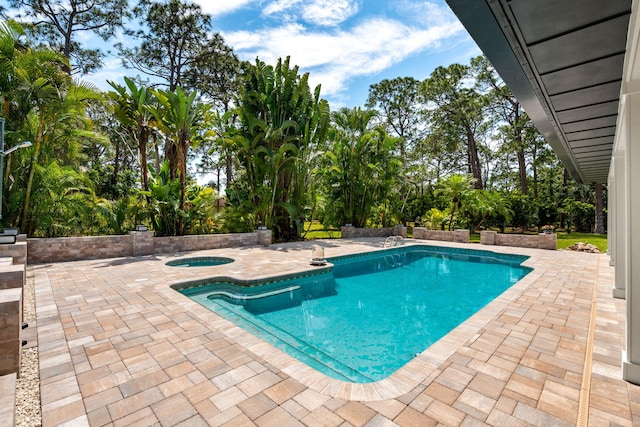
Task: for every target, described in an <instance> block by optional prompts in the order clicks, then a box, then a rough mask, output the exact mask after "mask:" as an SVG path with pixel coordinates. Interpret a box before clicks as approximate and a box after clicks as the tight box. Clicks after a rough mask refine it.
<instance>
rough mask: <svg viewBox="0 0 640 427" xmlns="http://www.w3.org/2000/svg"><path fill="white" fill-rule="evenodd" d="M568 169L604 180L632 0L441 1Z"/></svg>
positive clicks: (581, 177)
mask: <svg viewBox="0 0 640 427" xmlns="http://www.w3.org/2000/svg"><path fill="white" fill-rule="evenodd" d="M447 2H448V3H449V6H450V7H451V9H452V10H453V11H454V13H455V14H456V15H457V16H458V19H460V21H461V22H462V24H463V25H464V26H465V27H466V29H467V31H468V32H469V33H470V34H471V37H473V39H474V40H475V41H476V43H477V44H478V46H479V47H480V49H482V51H483V52H484V54H485V55H486V56H487V58H488V59H489V61H491V63H492V64H493V65H494V67H495V68H496V70H497V71H498V73H499V74H500V76H501V77H502V79H503V80H504V82H505V83H506V84H507V86H509V88H510V89H511V91H512V92H513V94H514V95H515V96H516V98H518V100H519V101H520V103H521V105H522V106H523V108H524V110H525V111H526V112H527V114H528V115H529V117H530V118H531V119H532V120H533V122H534V123H535V125H536V127H537V128H538V130H539V131H540V132H541V133H542V135H543V136H544V138H545V139H546V140H547V142H548V143H549V145H551V147H552V148H553V150H554V151H555V152H556V154H557V155H558V157H559V158H560V160H562V162H563V163H564V165H565V167H566V168H567V170H568V171H569V172H570V173H571V175H572V176H573V177H574V178H575V179H576V181H578V182H580V183H584V184H591V183H606V182H607V177H608V173H609V165H610V163H611V155H612V150H613V142H614V136H615V131H616V121H617V116H618V104H619V99H620V87H621V82H622V72H623V64H624V56H625V47H626V41H627V30H628V26H629V16H630V14H631V0H607V1H602V0H561V1H560V0H536V1H533V0H510V1H508V0H447Z"/></svg>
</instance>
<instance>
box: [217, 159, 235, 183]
mask: <svg viewBox="0 0 640 427" xmlns="http://www.w3.org/2000/svg"><path fill="white" fill-rule="evenodd" d="M225 163H226V172H227V183H226V184H225V188H226V187H229V185H231V183H232V182H233V157H231V154H227V156H226V158H225ZM218 191H220V188H218Z"/></svg>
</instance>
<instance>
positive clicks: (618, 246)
mask: <svg viewBox="0 0 640 427" xmlns="http://www.w3.org/2000/svg"><path fill="white" fill-rule="evenodd" d="M627 122H628V118H625V119H624V123H623V126H621V127H623V128H624V127H626V126H624V124H626V123H627ZM619 132H620V135H621V137H620V138H619V139H625V140H626V139H627V137H628V132H627V131H626V129H624V130H623V129H620V130H619ZM621 144H623V143H622V142H621ZM623 148H624V147H621V149H620V150H616V152H615V154H614V156H613V168H614V177H615V184H614V188H615V201H616V206H615V208H614V210H613V215H615V226H614V229H615V236H614V237H613V242H614V243H613V244H614V245H615V247H614V248H613V251H614V254H615V280H614V282H613V297H614V298H621V299H624V298H625V297H626V291H625V289H626V286H627V285H626V284H627V259H628V257H627V256H626V254H627V252H628V251H627V229H626V217H627V206H626V205H627V200H626V195H625V187H626V182H625V181H626V180H625V176H626V172H627V171H626V168H625V161H624V160H625V159H624V158H625V152H624V151H623ZM618 255H619V256H618Z"/></svg>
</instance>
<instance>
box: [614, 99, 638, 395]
mask: <svg viewBox="0 0 640 427" xmlns="http://www.w3.org/2000/svg"><path fill="white" fill-rule="evenodd" d="M626 98H627V99H626V106H625V108H624V110H623V111H624V112H623V114H625V115H626V121H627V123H628V125H627V126H625V128H626V130H627V132H628V133H627V135H626V136H627V138H626V141H625V144H624V145H625V159H624V163H625V174H624V175H625V178H626V179H625V184H626V185H625V189H624V190H625V192H624V194H625V198H626V203H625V210H626V218H625V224H624V228H625V229H626V230H625V231H626V233H625V234H626V236H625V237H626V238H625V240H626V243H627V244H626V248H627V251H626V252H617V258H616V267H617V265H618V263H619V262H620V260H621V259H622V258H624V259H625V264H626V280H627V281H626V300H627V301H626V303H627V333H626V335H627V336H626V341H627V343H626V353H625V354H624V355H623V365H622V376H623V378H624V379H625V380H626V381H630V382H632V383H635V384H640V262H639V261H638V260H640V167H638V165H640V121H639V120H637V119H636V118H637V117H640V92H635V93H632V94H628V95H627V96H626ZM623 121H624V119H623ZM618 194H620V193H618ZM618 200H619V199H618ZM618 204H619V205H622V203H618ZM620 237H621V236H620V233H618V235H617V236H616V238H617V239H619V238H620ZM619 248H620V247H619V246H618V249H619ZM617 274H618V271H617V269H616V276H617ZM616 280H617V277H616Z"/></svg>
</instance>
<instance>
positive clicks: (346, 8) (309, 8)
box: [302, 0, 360, 26]
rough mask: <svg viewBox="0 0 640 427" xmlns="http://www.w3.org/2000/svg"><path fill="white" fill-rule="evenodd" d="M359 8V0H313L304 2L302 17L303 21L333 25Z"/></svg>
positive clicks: (344, 19)
mask: <svg viewBox="0 0 640 427" xmlns="http://www.w3.org/2000/svg"><path fill="white" fill-rule="evenodd" d="M359 8H360V2H359V1H350V0H314V1H310V2H306V3H305V5H304V8H303V10H302V17H303V19H304V20H305V21H307V22H310V23H314V24H316V25H324V26H333V25H337V24H340V23H341V22H344V21H346V20H347V19H349V18H350V17H352V16H353V15H355V14H356V13H358V9H359Z"/></svg>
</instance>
